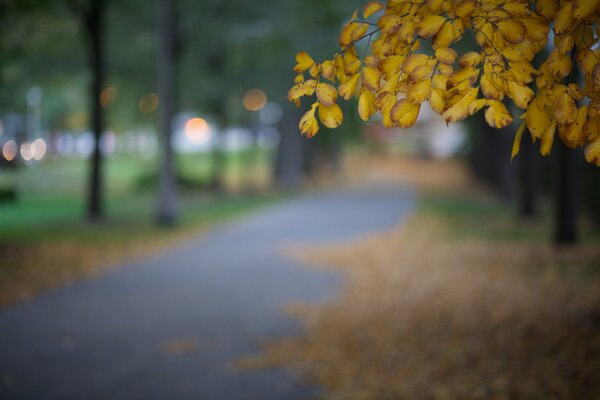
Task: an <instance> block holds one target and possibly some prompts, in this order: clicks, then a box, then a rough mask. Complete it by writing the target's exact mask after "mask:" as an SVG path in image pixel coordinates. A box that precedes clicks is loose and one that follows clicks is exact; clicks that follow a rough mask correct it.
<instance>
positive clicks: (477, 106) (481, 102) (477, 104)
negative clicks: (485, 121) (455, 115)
mask: <svg viewBox="0 0 600 400" xmlns="http://www.w3.org/2000/svg"><path fill="white" fill-rule="evenodd" d="M487 105H489V100H486V99H477V100H475V101H474V102H472V103H471V104H469V115H473V114H476V113H478V112H479V110H481V109H482V108H483V107H485V106H487Z"/></svg>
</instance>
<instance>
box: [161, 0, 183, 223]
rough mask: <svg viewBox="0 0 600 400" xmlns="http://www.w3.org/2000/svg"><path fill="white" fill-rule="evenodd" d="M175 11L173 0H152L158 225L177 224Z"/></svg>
mask: <svg viewBox="0 0 600 400" xmlns="http://www.w3.org/2000/svg"><path fill="white" fill-rule="evenodd" d="M174 19H175V9H174V5H173V0H156V20H157V26H158V30H157V32H158V38H157V39H158V51H157V61H156V64H157V80H158V97H159V100H160V103H159V109H158V111H159V112H158V117H159V154H160V171H159V193H158V204H157V214H156V217H157V220H158V223H159V224H161V225H172V224H174V223H176V222H177V218H178V212H177V193H176V184H175V176H174V165H173V149H172V145H171V136H172V123H173V117H174V114H175V79H174V72H175V68H174V64H175V31H174V29H175V26H174Z"/></svg>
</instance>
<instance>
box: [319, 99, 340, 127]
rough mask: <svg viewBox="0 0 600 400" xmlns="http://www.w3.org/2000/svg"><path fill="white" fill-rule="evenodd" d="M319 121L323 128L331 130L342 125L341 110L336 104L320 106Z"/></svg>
mask: <svg viewBox="0 0 600 400" xmlns="http://www.w3.org/2000/svg"><path fill="white" fill-rule="evenodd" d="M319 119H320V120H321V123H322V124H323V125H324V126H326V127H327V128H330V129H333V128H337V127H338V126H340V125H341V124H342V121H343V119H344V115H343V114H342V109H341V108H340V106H338V105H337V104H333V105H331V106H326V105H325V104H320V105H319Z"/></svg>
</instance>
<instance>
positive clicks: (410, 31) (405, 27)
mask: <svg viewBox="0 0 600 400" xmlns="http://www.w3.org/2000/svg"><path fill="white" fill-rule="evenodd" d="M414 34H415V23H414V21H406V22H405V23H403V24H402V26H401V27H400V29H398V37H399V38H400V40H402V41H404V42H406V43H410V42H412V40H413V35H414Z"/></svg>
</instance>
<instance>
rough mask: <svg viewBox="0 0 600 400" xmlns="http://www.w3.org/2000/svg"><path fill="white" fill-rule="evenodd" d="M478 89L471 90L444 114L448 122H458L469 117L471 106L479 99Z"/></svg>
mask: <svg viewBox="0 0 600 400" xmlns="http://www.w3.org/2000/svg"><path fill="white" fill-rule="evenodd" d="M478 91H479V89H478V88H472V89H469V90H468V91H467V92H466V94H465V95H464V96H462V98H461V99H460V100H459V101H457V102H456V103H455V104H454V105H453V106H452V107H450V108H449V109H447V110H446V111H445V112H444V114H443V115H442V116H443V117H444V120H446V122H458V121H462V120H463V119H465V118H467V117H468V116H469V105H470V104H471V103H472V102H473V101H474V100H475V99H476V98H477V93H478Z"/></svg>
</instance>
